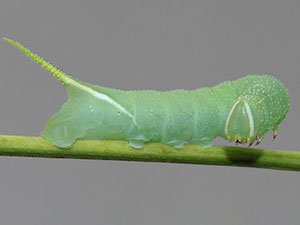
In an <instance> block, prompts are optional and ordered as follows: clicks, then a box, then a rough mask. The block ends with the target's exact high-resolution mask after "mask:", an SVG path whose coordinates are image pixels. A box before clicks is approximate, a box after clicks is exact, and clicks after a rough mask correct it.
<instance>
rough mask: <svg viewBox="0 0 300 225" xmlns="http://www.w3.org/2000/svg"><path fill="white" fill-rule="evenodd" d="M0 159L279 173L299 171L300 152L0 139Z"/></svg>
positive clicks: (1, 136)
mask: <svg viewBox="0 0 300 225" xmlns="http://www.w3.org/2000/svg"><path fill="white" fill-rule="evenodd" d="M0 155H2V156H25V157H45V158H73V159H104V160H125V161H143V162H168V163H187V164H207V165H223V166H243V167H255V168H269V169H278V170H293V171H299V170H300V152H292V151H282V150H267V149H255V148H241V147H232V146H214V147H212V148H202V147H200V146H198V145H185V148H184V149H181V150H176V149H174V148H173V147H171V146H167V145H164V144H161V143H148V144H146V145H145V147H144V149H142V150H136V149H133V148H131V147H129V145H128V143H127V142H125V141H108V140H93V139H92V140H91V139H90V140H88V139H81V140H78V141H77V142H76V143H75V144H74V145H73V146H72V148H70V149H60V148H57V147H55V146H54V145H52V144H51V143H50V142H49V141H47V140H46V139H44V138H42V137H26V136H8V135H0Z"/></svg>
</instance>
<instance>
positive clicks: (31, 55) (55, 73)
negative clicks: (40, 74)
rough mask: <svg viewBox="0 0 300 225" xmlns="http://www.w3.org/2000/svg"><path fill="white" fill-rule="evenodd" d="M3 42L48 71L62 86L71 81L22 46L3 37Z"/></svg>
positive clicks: (70, 78)
mask: <svg viewBox="0 0 300 225" xmlns="http://www.w3.org/2000/svg"><path fill="white" fill-rule="evenodd" d="M3 40H5V41H7V42H8V43H10V44H11V45H13V46H15V47H16V48H17V49H19V50H20V51H21V52H23V53H24V54H26V55H27V56H28V57H29V58H31V59H32V60H34V61H35V62H37V63H38V64H40V65H41V66H42V67H43V68H44V69H46V70H48V71H49V72H50V73H52V74H53V76H55V77H56V78H57V79H59V80H60V81H61V82H62V83H63V84H66V83H68V82H70V81H71V80H73V78H72V77H70V76H69V75H67V74H65V73H64V72H62V71H61V70H59V69H58V68H56V67H54V66H52V65H51V64H50V63H48V62H47V61H45V60H44V59H42V58H41V57H39V56H38V55H37V54H34V53H32V52H31V51H30V50H29V49H27V48H25V47H24V46H23V45H21V44H20V43H18V42H16V41H13V40H11V39H9V38H6V37H4V38H3Z"/></svg>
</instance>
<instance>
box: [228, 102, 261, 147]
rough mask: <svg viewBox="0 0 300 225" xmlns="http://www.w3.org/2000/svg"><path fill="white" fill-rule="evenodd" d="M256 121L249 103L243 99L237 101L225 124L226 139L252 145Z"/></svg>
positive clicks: (255, 133) (255, 135)
mask: <svg viewBox="0 0 300 225" xmlns="http://www.w3.org/2000/svg"><path fill="white" fill-rule="evenodd" d="M256 119H257V118H256V117H255V114H254V113H253V112H252V110H251V107H250V105H249V103H248V102H247V101H246V100H245V99H238V100H237V101H236V102H235V103H234V104H233V105H232V107H231V109H230V111H229V113H228V116H227V119H226V122H225V129H224V131H225V135H226V137H227V139H228V140H229V141H235V142H237V143H242V144H245V143H246V142H250V143H253V142H254V141H255V140H256V137H257V129H256V128H257V123H255V122H256V121H257V120H256ZM255 125H256V126H255Z"/></svg>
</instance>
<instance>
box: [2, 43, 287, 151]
mask: <svg viewBox="0 0 300 225" xmlns="http://www.w3.org/2000/svg"><path fill="white" fill-rule="evenodd" d="M4 40H6V41H8V42H9V43H11V44H12V45H14V46H15V47H17V48H18V49H19V50H21V51H22V52H24V53H25V54H26V55H27V56H29V57H30V58H31V59H33V60H34V61H36V62H37V63H39V64H40V65H41V66H42V67H44V68H45V69H46V70H48V71H49V72H51V73H52V74H53V75H54V76H55V77H56V78H58V79H59V80H60V81H61V82H62V83H63V84H64V85H65V87H66V90H67V93H68V100H67V102H66V103H65V104H64V105H63V106H62V108H61V110H60V111H59V112H58V113H56V114H55V115H54V116H53V117H52V118H51V119H50V120H49V121H48V122H47V124H46V128H45V130H44V131H43V132H42V136H43V137H45V138H47V139H48V140H50V141H51V142H52V143H53V144H54V145H56V146H58V147H63V148H67V147H70V146H71V145H72V144H73V143H74V142H75V141H76V139H78V138H103V139H115V140H127V141H129V142H130V144H131V146H133V147H135V148H142V147H143V143H144V142H162V143H165V144H168V145H172V146H176V147H179V148H180V147H183V142H184V141H187V142H189V143H191V144H200V145H202V146H203V147H210V146H212V140H213V139H214V138H216V137H218V136H220V137H223V138H225V139H228V140H229V141H238V142H241V143H245V142H247V141H248V142H250V143H253V142H254V141H255V140H256V139H257V137H258V138H260V137H263V135H264V134H265V133H266V132H268V131H269V130H271V129H273V130H274V131H277V126H278V125H279V124H280V123H281V122H282V121H283V120H284V118H285V117H286V114H287V112H288V111H289V105H290V96H289V93H288V91H287V89H286V87H285V86H284V85H283V84H282V83H281V82H280V81H279V80H278V79H276V78H275V77H272V76H267V75H249V76H246V77H243V78H241V79H238V80H236V81H232V82H230V81H226V82H223V83H221V84H219V85H217V86H215V87H212V88H200V89H196V90H191V91H190V90H173V91H165V92H159V91H153V90H144V91H122V90H117V89H111V88H104V87H101V86H96V85H92V84H88V83H85V82H81V81H78V80H76V79H74V78H72V77H70V76H68V75H66V74H65V73H64V72H62V71H60V70H58V69H57V68H55V67H54V66H52V65H50V64H49V63H48V62H46V61H45V60H43V59H42V58H40V57H39V56H38V55H36V54H34V53H32V52H30V51H29V50H28V49H27V48H25V47H23V46H22V45H21V44H19V43H17V42H14V41H12V40H10V39H7V38H4Z"/></svg>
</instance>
